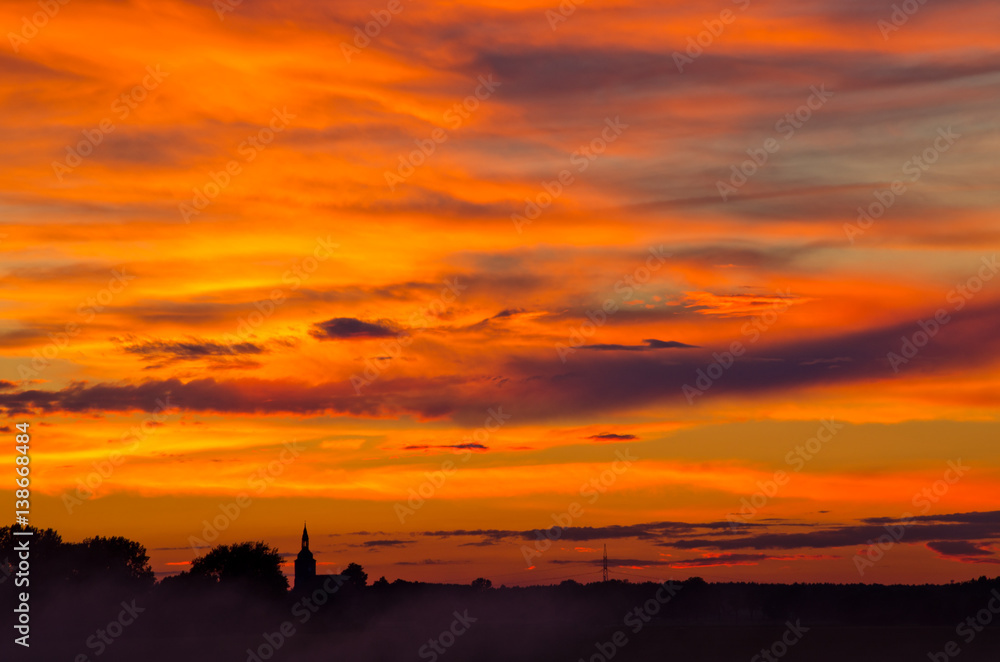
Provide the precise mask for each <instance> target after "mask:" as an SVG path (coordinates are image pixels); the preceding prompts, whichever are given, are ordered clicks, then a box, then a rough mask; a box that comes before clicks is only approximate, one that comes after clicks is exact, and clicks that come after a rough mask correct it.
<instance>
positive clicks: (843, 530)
mask: <svg viewBox="0 0 1000 662" xmlns="http://www.w3.org/2000/svg"><path fill="white" fill-rule="evenodd" d="M873 519H874V520H876V521H877V522H878V524H877V525H876V524H864V525H861V526H857V525H849V526H839V527H829V528H824V529H821V530H817V531H808V532H804V533H762V534H758V535H752V536H742V537H729V538H716V539H705V538H700V539H679V540H671V541H664V542H661V543H658V544H659V545H661V546H664V547H674V548H677V549H717V550H729V549H799V548H828V547H850V546H856V545H867V544H868V542H869V541H871V540H876V539H878V538H879V537H880V536H884V535H886V530H887V527H903V530H904V536H905V541H906V542H910V543H916V542H931V541H933V542H936V543H940V542H941V541H948V542H950V541H967V540H991V539H995V538H998V537H1000V511H995V512H990V513H965V514H957V515H945V516H923V517H916V518H913V519H912V520H901V519H897V518H873ZM869 521H871V520H869Z"/></svg>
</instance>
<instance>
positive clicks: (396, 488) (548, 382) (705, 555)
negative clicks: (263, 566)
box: [0, 0, 1000, 584]
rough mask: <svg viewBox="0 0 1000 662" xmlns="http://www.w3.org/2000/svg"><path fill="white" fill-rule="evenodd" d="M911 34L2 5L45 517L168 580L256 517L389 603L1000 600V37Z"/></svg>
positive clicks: (283, 7) (8, 285)
mask: <svg viewBox="0 0 1000 662" xmlns="http://www.w3.org/2000/svg"><path fill="white" fill-rule="evenodd" d="M892 5H893V3H892V2H890V1H889V0H877V1H875V2H862V1H861V0H856V1H855V0H851V1H848V2H837V3H834V2H820V1H819V0H808V1H806V2H791V0H770V1H758V0H750V1H746V0H737V1H734V2H718V3H714V4H710V5H706V4H697V5H695V4H692V3H681V2H673V1H671V2H659V3H636V2H610V3H609V2H604V3H597V4H593V3H585V4H580V5H578V6H576V8H575V9H574V10H573V11H569V10H568V9H566V7H568V6H570V4H569V3H563V5H562V6H563V9H562V10H560V9H559V5H558V3H552V2H544V1H538V2H535V1H534V0H529V1H527V2H520V3H515V4H510V3H499V2H494V3H464V2H457V3H447V5H439V6H436V5H430V4H419V3H410V2H408V1H407V2H400V3H399V4H393V3H374V4H370V3H368V4H366V3H361V2H353V1H352V2H346V3H336V5H335V6H334V5H330V4H328V3H311V2H303V1H301V0H292V1H291V2H289V1H285V2H280V3H278V2H247V3H241V4H239V5H224V4H220V3H216V4H215V7H214V8H213V3H211V2H180V1H175V0H166V1H162V2H139V1H132V2H103V1H95V2H87V3H83V2H79V0H76V1H71V2H69V3H67V4H66V5H59V8H58V10H57V11H55V13H54V14H53V15H52V16H47V15H44V14H40V13H39V11H40V9H39V5H38V4H37V3H31V2H22V1H16V2H15V1H11V0H3V1H2V2H0V26H4V28H5V30H4V32H5V33H6V35H7V42H8V43H7V45H6V47H5V50H3V51H0V72H2V74H3V75H2V76H0V94H2V97H0V104H2V113H0V124H2V128H3V136H4V139H3V141H2V143H0V156H2V158H0V256H2V257H0V276H2V281H0V287H2V292H3V296H2V298H0V306H2V315H0V411H2V412H3V414H4V416H3V419H4V420H3V421H2V425H0V430H2V433H3V434H6V435H8V436H11V437H12V436H13V434H14V431H13V430H14V428H13V426H14V424H16V423H19V422H29V423H30V424H31V430H32V432H33V442H32V444H33V445H32V453H33V455H32V472H33V473H32V476H33V480H34V482H33V485H32V487H33V490H34V493H33V494H34V496H33V499H34V500H33V510H32V518H33V519H32V523H33V524H36V525H39V526H51V527H54V528H56V529H58V530H59V531H60V532H61V533H62V534H63V536H64V538H66V539H70V540H74V539H79V538H82V537H85V536H88V535H96V534H104V535H109V534H120V535H127V536H129V537H132V538H135V539H138V540H140V541H141V542H143V543H144V544H145V545H146V546H147V547H148V548H149V549H150V550H151V556H152V558H153V563H154V568H155V570H157V571H158V572H159V573H167V572H176V571H178V570H179V569H182V568H183V565H179V564H183V563H184V562H185V561H189V560H190V559H191V558H192V557H193V555H194V553H195V552H194V551H192V549H191V545H192V540H193V538H198V539H204V538H205V530H206V522H211V521H212V520H213V519H214V518H217V517H218V518H221V519H219V522H222V523H223V524H224V525H225V526H223V527H221V528H222V530H221V531H219V532H218V537H214V536H213V540H212V541H208V542H234V541H239V540H246V539H264V540H267V541H268V542H270V543H272V544H276V545H278V546H279V548H280V549H281V551H282V552H285V553H292V552H295V551H297V548H298V536H299V534H300V527H301V523H302V521H303V520H308V521H309V525H310V532H311V534H312V538H313V545H312V547H313V549H314V551H316V552H317V556H318V559H319V561H320V562H322V563H326V564H328V565H326V566H322V567H325V568H328V571H331V572H332V571H333V570H334V569H336V568H337V567H342V566H344V565H346V564H347V563H349V562H352V561H356V562H359V563H362V565H364V566H365V567H366V569H368V572H369V574H370V575H373V579H374V578H376V577H378V576H380V575H383V574H384V575H385V576H387V577H388V578H390V579H393V578H395V577H403V578H406V579H423V580H435V581H462V582H465V581H469V580H471V579H472V578H474V577H476V576H479V575H485V576H489V577H492V578H493V580H494V583H496V584H501V583H506V584H523V583H531V582H546V581H550V580H552V581H557V580H559V579H561V578H564V577H576V578H578V579H581V580H584V579H587V578H594V577H595V576H599V575H597V574H596V573H599V571H600V568H599V567H598V566H595V565H594V563H595V562H597V561H599V558H600V554H601V550H602V548H603V545H604V544H608V546H609V556H611V557H612V565H614V566H615V568H617V570H616V572H619V573H620V574H619V576H628V574H629V573H631V574H632V575H633V576H636V577H640V578H641V577H644V576H645V577H661V578H665V577H667V576H673V577H675V578H683V577H686V576H691V575H700V576H703V577H706V578H708V579H741V580H744V579H759V580H768V581H806V580H824V581H881V582H889V581H907V582H909V581H948V580H951V579H963V578H969V577H977V576H979V575H981V574H989V573H990V572H991V571H993V569H994V568H995V567H996V564H997V563H1000V554H998V553H997V552H998V551H1000V545H998V542H1000V514H997V511H1000V509H998V508H997V507H996V495H997V494H998V491H997V481H998V478H1000V452H998V451H997V450H996V444H995V443H994V440H995V439H996V438H997V434H998V429H997V424H998V417H997V405H998V397H997V395H996V394H997V388H998V386H1000V378H998V371H997V362H998V359H997V357H998V349H1000V340H998V338H1000V336H998V335H997V333H996V329H997V328H998V326H1000V279H998V278H995V275H996V273H997V266H996V262H995V260H996V257H995V256H996V251H997V246H998V238H1000V226H998V223H997V220H996V212H995V209H996V207H997V202H998V195H997V185H996V181H997V174H998V170H997V165H996V163H997V161H996V154H997V150H998V148H1000V142H998V135H1000V134H998V132H997V128H998V127H997V120H996V109H995V106H996V98H997V94H998V91H1000V90H998V84H1000V67H998V65H1000V50H998V48H997V43H996V38H995V25H996V24H997V19H998V18H1000V9H998V7H997V6H996V5H994V4H991V3H986V2H982V0H961V1H959V2H953V3H949V4H948V5H947V6H945V5H935V4H934V3H927V4H925V5H923V6H921V8H920V9H919V11H917V12H916V13H915V14H914V15H913V16H909V17H906V18H905V21H904V20H903V18H901V17H900V16H899V15H897V16H896V17H895V19H894V18H893V8H892ZM223 6H225V7H229V8H230V9H231V10H232V11H221V10H219V7H223ZM389 9H392V10H393V11H395V13H392V12H390V11H389ZM560 11H562V13H559V12H560ZM43 19H44V20H43ZM893 20H895V21H896V22H895V23H893ZM379 22H381V23H383V24H381V25H380V24H379ZM366 24H368V25H366ZM356 28H357V30H356ZM897 28H898V29H897ZM366 29H367V30H368V36H367V37H366V38H362V37H358V36H357V35H358V34H363V33H364V31H365V30H366ZM713 32H715V33H716V34H713ZM748 159H756V162H755V161H753V160H748ZM859 210H866V211H865V213H866V214H868V216H867V217H866V216H864V215H859ZM935 316H936V317H935ZM928 332H929V333H930V336H931V337H926V335H922V334H927V333H928ZM904 338H905V339H906V340H905V341H904ZM911 342H912V343H915V345H913V346H911V345H909V344H908V343H911ZM916 345H920V346H919V347H917V346H916ZM734 353H735V355H733V354H734ZM824 421H825V423H824ZM824 438H826V439H824ZM810 447H811V448H813V449H814V450H813V451H810V450H808V449H809V448H810ZM797 449H802V450H801V452H800V450H797ZM8 455H9V454H8ZM621 457H635V458H637V459H635V460H634V461H633V460H629V464H628V465H627V466H626V465H625V464H623V461H622V460H621V459H620V458H621ZM12 458H13V456H12V455H9V459H11V461H12ZM616 462H617V464H616ZM949 463H952V464H951V465H949ZM955 466H958V467H968V469H965V468H961V469H960V470H956V469H955V468H954V467H955ZM616 468H617V469H618V470H620V471H616V470H615V469H616ZM780 471H783V472H785V474H782V475H781V479H782V484H781V485H777V484H775V488H774V489H773V490H772V489H771V487H769V481H773V480H775V479H776V477H778V475H777V474H776V472H780ZM786 479H787V480H786ZM952 479H954V480H952ZM593 481H596V483H594V482H593ZM86 482H89V483H90V487H89V488H87V487H81V485H83V484H84V483H86ZM924 490H930V492H929V494H930V497H928V496H926V495H925V496H921V494H922V493H923V491H924ZM935 490H937V492H935ZM421 491H422V493H423V496H422V497H420V496H419V494H420V492H421ZM762 491H764V492H767V491H771V492H773V493H771V494H758V495H757V496H756V497H755V496H754V495H755V494H756V493H758V492H762ZM413 495H418V496H416V497H415V496H413ZM11 498H12V499H13V495H11ZM419 499H423V501H422V502H421V501H420V500H419ZM754 499H756V501H758V502H759V503H761V505H760V506H759V507H758V510H757V511H756V512H754V513H753V514H747V511H745V510H744V512H743V514H740V513H741V509H744V508H745V505H744V504H745V503H746V502H749V501H750V500H754ZM248 500H249V501H248ZM408 500H409V501H408ZM744 500H747V501H746V502H745V501H744ZM241 503H242V505H240V504H241ZM233 504H236V505H233ZM574 504H576V505H578V506H579V507H580V508H581V509H582V511H577V512H578V513H579V514H578V515H576V516H574V515H569V514H567V513H571V512H573V511H571V510H570V509H571V508H572V507H573V505H574ZM911 516H916V517H918V519H916V520H913V521H909V518H910V517H911ZM566 518H569V520H570V521H568V523H567V528H566V529H565V530H561V531H559V532H558V535H556V534H553V535H555V537H556V538H557V539H556V540H555V542H553V543H552V545H551V547H546V549H545V551H544V552H540V553H539V554H538V556H537V557H536V556H535V555H533V554H531V553H528V554H527V557H526V554H525V546H526V545H528V546H529V547H531V546H532V545H533V540H534V538H535V534H533V533H532V532H533V531H534V530H539V529H545V528H547V527H550V526H552V525H554V524H559V523H560V521H563V522H566V521H567V520H566ZM886 518H888V519H886ZM900 518H902V519H904V520H906V521H907V522H908V523H907V524H906V526H904V527H903V528H902V529H901V530H903V531H905V533H904V534H903V535H902V537H901V538H900V540H899V541H893V543H892V545H891V546H890V547H889V549H887V550H884V551H885V553H884V554H880V555H878V556H879V557H880V558H879V559H878V561H877V563H873V565H872V566H871V567H867V566H866V564H864V563H861V566H862V570H860V571H859V569H858V566H859V563H858V558H860V557H858V556H857V555H858V554H859V553H864V554H866V555H867V556H865V558H873V557H874V554H872V553H871V552H872V550H871V549H870V548H869V547H868V543H869V541H871V540H874V539H877V538H878V537H879V536H882V535H886V531H887V529H886V526H889V527H890V529H891V528H892V527H894V526H897V524H898V520H899V519H900ZM734 521H735V522H736V523H735V524H734ZM894 522H895V523H894ZM209 533H212V532H211V531H209ZM531 548H532V549H534V547H531ZM536 551H537V550H536ZM529 568H531V569H529ZM862 571H863V572H862ZM993 572H995V571H993Z"/></svg>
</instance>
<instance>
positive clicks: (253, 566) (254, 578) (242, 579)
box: [187, 542, 288, 595]
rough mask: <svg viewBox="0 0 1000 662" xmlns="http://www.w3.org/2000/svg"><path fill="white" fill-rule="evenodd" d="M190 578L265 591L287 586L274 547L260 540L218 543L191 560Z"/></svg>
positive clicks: (274, 592) (277, 592)
mask: <svg viewBox="0 0 1000 662" xmlns="http://www.w3.org/2000/svg"><path fill="white" fill-rule="evenodd" d="M187 574H189V575H190V577H191V578H192V579H194V580H195V581H198V580H200V579H208V580H210V581H212V582H214V583H218V584H220V585H226V586H244V587H246V588H249V589H251V590H253V591H254V592H260V593H264V594H269V595H280V594H282V593H283V592H284V591H287V590H288V579H287V578H286V577H285V575H284V574H283V573H282V572H281V555H280V554H278V550H277V549H275V548H273V547H270V546H269V545H267V544H265V543H263V542H241V543H234V544H232V545H218V546H216V547H214V548H212V551H210V552H209V553H208V554H206V555H205V556H199V557H198V558H196V559H195V560H194V561H192V563H191V570H190V572H189V573H187Z"/></svg>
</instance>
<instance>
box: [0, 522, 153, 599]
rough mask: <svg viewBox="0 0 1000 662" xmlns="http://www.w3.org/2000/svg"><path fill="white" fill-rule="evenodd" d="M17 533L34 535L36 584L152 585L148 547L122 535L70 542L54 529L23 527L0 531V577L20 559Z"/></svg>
mask: <svg viewBox="0 0 1000 662" xmlns="http://www.w3.org/2000/svg"><path fill="white" fill-rule="evenodd" d="M16 530H17V531H23V530H31V531H33V532H34V535H33V536H31V537H30V538H26V539H27V540H29V541H30V545H31V564H32V569H33V573H32V576H33V579H32V583H33V585H36V586H42V587H45V586H56V585H59V584H62V583H65V582H74V583H84V582H97V581H101V582H103V581H111V582H127V583H131V584H134V585H135V587H136V588H145V587H149V586H151V585H152V584H153V581H154V574H153V568H152V567H151V566H150V565H149V556H147V555H146V548H145V547H143V546H142V545H141V544H139V543H137V542H135V541H134V540H129V539H128V538H123V537H122V536H113V537H110V538H105V537H101V536H97V537H94V538H87V539H86V540H84V541H83V542H77V543H67V542H63V540H62V537H60V535H59V534H58V533H57V532H56V531H54V530H52V529H44V530H42V529H37V528H35V527H28V528H26V529H24V528H22V527H20V526H18V527H9V526H8V527H3V528H0V577H6V576H9V574H10V571H11V570H13V568H14V565H15V562H16V560H17V555H16V554H14V552H13V549H14V546H15V545H17V543H18V541H19V539H21V536H15V535H14V531H16Z"/></svg>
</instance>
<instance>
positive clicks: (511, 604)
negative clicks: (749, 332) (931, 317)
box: [0, 527, 1000, 662]
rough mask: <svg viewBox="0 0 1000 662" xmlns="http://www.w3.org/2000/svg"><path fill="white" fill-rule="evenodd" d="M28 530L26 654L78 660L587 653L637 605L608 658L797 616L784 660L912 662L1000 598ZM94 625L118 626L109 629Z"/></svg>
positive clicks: (715, 653)
mask: <svg viewBox="0 0 1000 662" xmlns="http://www.w3.org/2000/svg"><path fill="white" fill-rule="evenodd" d="M19 528H20V527H4V528H0V597H2V598H3V603H4V604H5V605H9V604H12V603H13V597H12V595H13V594H15V593H16V589H15V587H14V582H13V581H11V577H12V573H13V569H14V567H15V565H14V563H13V560H14V559H15V558H16V555H15V554H14V552H13V547H14V545H15V544H16V540H15V537H14V536H13V531H14V530H17V529H19ZM32 531H33V532H34V535H33V536H32V537H31V564H32V565H31V609H32V623H33V628H34V629H33V632H34V633H35V634H37V639H36V640H35V641H34V642H33V647H32V648H33V650H32V652H33V653H35V654H37V655H40V656H41V657H38V658H37V659H56V658H57V657H60V658H62V659H70V660H74V662H92V661H93V660H95V659H98V656H97V652H98V651H100V656H99V660H100V662H105V661H106V660H113V659H123V660H130V661H131V660H135V659H143V660H150V661H153V662H155V661H158V660H161V659H162V660H176V659H187V660H194V661H197V660H223V659H225V660H229V659H235V660H248V661H249V662H253V661H254V660H255V659H257V660H264V659H270V657H262V656H261V655H260V653H261V652H262V653H264V654H267V653H268V651H271V655H273V657H274V659H287V660H296V661H297V662H298V661H299V660H303V661H306V662H312V660H317V661H319V660H329V659H338V660H366V661H367V660H405V659H422V658H420V656H419V655H418V651H422V650H423V651H428V650H429V651H431V652H433V650H434V649H433V648H424V646H425V644H427V642H428V641H430V642H432V643H433V642H434V641H436V639H435V637H436V636H437V635H440V634H441V633H443V632H446V631H448V630H447V628H448V627H449V624H451V623H453V622H455V619H456V617H457V616H461V617H462V618H464V619H466V621H467V622H468V623H470V624H469V625H468V627H467V628H465V627H463V628H462V632H463V634H462V636H461V638H460V640H457V641H455V643H454V645H453V647H452V648H449V649H448V651H447V656H446V657H443V658H442V662H457V661H458V660H465V659H469V660H477V661H480V660H510V659H519V660H534V659H538V660H555V659H565V660H568V661H570V662H576V661H577V660H579V659H583V660H585V661H586V662H591V661H592V660H595V661H596V662H600V653H599V652H598V649H596V648H595V645H597V646H601V645H607V644H605V643H603V642H606V641H611V640H612V637H613V636H615V634H616V633H617V632H619V631H622V630H623V628H625V626H624V625H623V623H625V622H628V621H625V620H624V617H626V616H627V615H628V614H630V613H634V612H635V610H636V609H640V608H643V605H647V608H648V605H650V604H654V606H656V611H655V613H654V612H649V614H647V615H646V616H644V619H646V621H647V623H646V625H645V627H644V629H643V631H642V632H639V633H637V634H634V635H633V634H631V631H629V630H627V628H625V631H626V632H627V633H628V636H629V637H630V639H629V643H628V645H627V646H624V647H623V648H621V650H619V651H617V652H616V656H615V658H614V659H615V662H623V661H625V662H627V661H628V660H632V659H634V660H646V659H656V660H664V659H674V658H676V659H685V660H702V659H704V660H717V659H737V658H743V659H750V658H751V657H752V656H753V654H754V653H755V652H757V651H758V650H760V649H761V647H766V646H768V645H770V644H771V643H772V642H774V641H775V640H776V637H780V636H781V633H782V631H783V630H784V629H785V628H786V623H788V622H793V623H794V622H797V621H800V622H801V624H802V625H803V626H806V627H808V628H809V631H808V633H807V634H806V635H804V636H803V637H802V641H801V643H799V644H796V649H795V651H794V653H795V657H797V658H798V659H803V660H806V659H807V660H810V661H820V662H821V661H823V660H827V659H829V660H838V661H839V660H844V659H852V660H866V659H872V660H889V659H926V655H927V653H928V652H929V651H937V650H941V649H942V647H943V646H944V645H945V644H946V643H947V642H948V641H950V640H953V639H955V638H956V633H955V629H956V625H957V624H960V623H962V622H963V620H964V619H966V618H968V617H970V616H974V615H976V614H977V613H979V614H982V613H983V610H984V609H987V610H988V605H989V604H990V600H991V599H992V598H993V596H998V599H997V601H996V604H997V605H998V606H1000V579H998V578H993V579H989V578H987V577H985V576H984V577H980V578H979V579H977V580H973V581H968V582H961V583H953V584H945V585H930V584H928V585H891V586H882V585H871V584H867V585H866V584H820V583H796V584H760V583H754V582H727V583H708V582H705V581H704V580H703V579H701V578H697V577H694V578H690V579H686V580H684V581H682V582H677V583H676V587H675V590H674V591H672V592H676V596H675V597H673V598H672V599H671V600H669V601H667V602H666V603H665V604H662V605H659V604H657V603H656V602H655V601H652V598H653V596H654V595H655V594H656V591H657V589H658V588H659V587H658V585H657V584H656V583H653V582H643V583H632V582H629V581H624V580H617V579H613V580H611V581H608V582H593V583H589V584H582V583H579V582H576V581H573V580H567V581H564V582H562V583H561V584H558V585H552V586H527V587H500V588H496V587H494V586H493V583H492V582H491V581H490V580H489V579H487V578H484V577H479V578H477V579H475V580H474V581H473V582H472V583H471V584H463V585H458V584H428V583H421V582H410V581H405V580H402V579H397V580H395V581H392V582H390V581H388V580H387V579H386V578H385V577H380V578H379V579H378V580H376V581H375V582H374V583H372V584H369V583H368V575H367V573H366V572H365V571H364V569H363V568H362V567H361V565H359V564H357V563H351V564H349V565H348V566H346V567H345V569H344V570H343V571H342V573H341V574H339V575H327V576H323V575H321V576H319V577H318V578H317V581H316V582H314V583H313V584H312V585H311V586H308V587H296V588H293V589H290V588H289V581H288V579H287V578H286V577H285V575H284V573H283V572H282V556H281V554H280V552H279V551H278V549H276V548H274V547H272V546H270V545H268V544H266V543H264V542H262V541H247V542H237V543H233V544H222V545H217V546H215V547H213V548H212V549H210V550H207V551H206V553H204V554H203V555H201V556H198V557H197V558H195V559H194V560H193V561H192V562H191V565H190V566H189V567H188V568H187V569H186V570H184V571H183V572H181V573H179V574H176V575H172V576H168V577H163V578H162V579H160V580H159V581H156V580H155V575H154V573H153V570H152V567H151V566H150V563H149V557H148V555H147V553H146V549H145V547H144V546H143V545H142V544H140V543H138V542H136V541H133V540H129V539H127V538H124V537H121V536H110V537H103V536H95V537H90V538H86V539H85V540H83V541H81V542H65V541H63V540H62V538H61V536H60V535H59V534H58V533H57V532H56V531H54V530H52V529H32ZM671 586H674V585H673V584H672V585H671ZM123 609H128V610H129V613H135V614H137V615H136V616H135V618H134V619H132V618H131V617H130V618H129V619H128V620H129V625H128V626H127V628H122V627H119V626H115V625H114V623H115V618H117V617H118V615H119V614H121V613H123ZM463 614H464V616H463ZM133 621H134V622H133ZM466 621H463V622H466ZM996 623H997V624H1000V614H998V616H997V622H996ZM12 624H13V621H12V619H11V610H10V609H6V608H5V609H4V610H3V616H2V617H0V626H2V627H4V628H5V631H7V632H11V631H12V630H11V629H10V626H11V625H12ZM109 624H111V627H110V628H109V627H108V626H109ZM283 628H284V629H283ZM120 630H121V632H120V633H119V631H120ZM466 630H467V631H466ZM109 632H114V633H119V634H118V635H117V636H115V637H113V638H112V637H111V635H109V634H108V633H109ZM282 632H285V633H288V632H291V633H292V634H281V633H282ZM279 635H280V636H279ZM446 639H447V637H446ZM269 642H270V643H269ZM276 642H280V645H278V644H277V643H276ZM8 644H9V642H4V644H3V645H8ZM755 647H756V648H755ZM279 648H280V650H278V649H279ZM998 651H1000V628H996V627H992V628H985V629H984V630H983V632H982V633H980V634H978V639H977V640H976V641H974V642H972V644H970V645H968V646H965V644H964V643H963V651H962V659H963V660H968V661H970V662H973V661H975V660H978V659H983V660H995V659H997V658H996V654H997V652H998ZM79 655H82V656H83V657H77V656H79ZM254 656H256V658H255V657H254ZM595 656H597V657H595ZM795 657H792V656H791V655H790V656H789V659H795ZM4 659H6V657H5V658H4ZM31 659H35V658H31Z"/></svg>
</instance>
